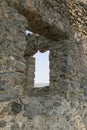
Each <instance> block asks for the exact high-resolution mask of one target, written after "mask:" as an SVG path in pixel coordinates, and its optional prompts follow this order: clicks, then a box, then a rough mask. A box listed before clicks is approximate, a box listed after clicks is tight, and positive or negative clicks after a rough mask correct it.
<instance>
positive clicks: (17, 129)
mask: <svg viewBox="0 0 87 130" xmlns="http://www.w3.org/2000/svg"><path fill="white" fill-rule="evenodd" d="M11 130H20V127H19V125H18V124H14V125H12V126H11Z"/></svg>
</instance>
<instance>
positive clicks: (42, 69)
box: [34, 51, 50, 84]
mask: <svg viewBox="0 0 87 130" xmlns="http://www.w3.org/2000/svg"><path fill="white" fill-rule="evenodd" d="M34 57H35V58H36V62H35V84H36V83H48V84H49V72H50V70H49V51H47V52H45V53H40V52H39V51H38V52H37V53H36V54H35V55H34Z"/></svg>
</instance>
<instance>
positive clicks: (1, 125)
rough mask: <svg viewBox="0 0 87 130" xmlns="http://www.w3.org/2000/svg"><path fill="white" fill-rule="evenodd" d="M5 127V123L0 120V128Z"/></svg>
mask: <svg viewBox="0 0 87 130" xmlns="http://www.w3.org/2000/svg"><path fill="white" fill-rule="evenodd" d="M5 126H6V121H4V120H0V128H3V127H5Z"/></svg>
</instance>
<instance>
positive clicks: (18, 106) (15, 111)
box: [11, 101, 22, 114]
mask: <svg viewBox="0 0 87 130" xmlns="http://www.w3.org/2000/svg"><path fill="white" fill-rule="evenodd" d="M11 110H12V112H13V114H18V113H20V112H21V110H22V105H21V104H19V103H17V102H15V101H13V102H12V103H11Z"/></svg>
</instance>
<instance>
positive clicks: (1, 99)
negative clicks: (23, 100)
mask: <svg viewBox="0 0 87 130" xmlns="http://www.w3.org/2000/svg"><path fill="white" fill-rule="evenodd" d="M10 99H11V96H10V95H7V94H0V102H5V101H9V100H10Z"/></svg>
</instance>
